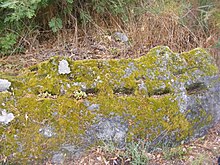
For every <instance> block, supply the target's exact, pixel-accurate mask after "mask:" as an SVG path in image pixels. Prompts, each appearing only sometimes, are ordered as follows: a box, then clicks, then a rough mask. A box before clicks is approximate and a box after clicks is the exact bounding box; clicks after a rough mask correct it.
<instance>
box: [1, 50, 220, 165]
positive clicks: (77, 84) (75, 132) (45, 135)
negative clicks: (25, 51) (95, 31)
mask: <svg viewBox="0 0 220 165" xmlns="http://www.w3.org/2000/svg"><path fill="white" fill-rule="evenodd" d="M0 78H2V80H4V82H3V85H1V84H0V89H1V93H0V102H1V104H0V109H1V111H2V113H3V112H4V114H6V111H7V112H8V113H10V114H12V115H13V118H11V120H10V122H7V123H2V125H1V127H0V132H1V139H3V140H4V143H1V144H0V148H4V150H1V154H3V155H6V156H8V157H10V158H11V160H12V161H14V162H16V161H24V162H28V161H41V160H45V159H50V158H51V159H52V160H53V161H60V162H63V161H64V159H65V156H72V155H74V154H76V153H79V152H82V151H83V149H86V148H87V147H89V146H92V145H94V144H99V143H100V142H105V143H108V142H111V143H115V144H116V145H118V146H119V147H123V146H124V145H125V141H127V142H129V141H132V140H133V139H136V140H137V139H144V140H146V141H148V142H150V143H151V144H152V145H154V144H158V143H170V142H172V143H175V142H176V143H178V142H180V141H184V140H187V139H188V138H190V137H197V136H201V135H203V134H204V133H205V132H206V131H207V129H208V128H209V127H211V126H212V125H213V124H214V123H215V122H217V121H218V120H219V119H220V112H219V107H220V79H219V75H218V68H217V67H216V66H215V64H214V60H213V59H212V58H211V56H210V55H209V54H208V53H207V52H205V51H204V50H203V49H194V50H192V51H190V52H186V53H182V54H178V53H173V52H172V51H171V50H170V49H169V48H168V47H156V48H153V49H152V50H150V52H149V53H147V54H146V55H145V56H142V57H140V58H138V59H121V60H84V61H71V60H70V59H63V58H61V57H54V58H51V59H50V60H49V61H46V62H43V63H40V64H38V65H35V66H32V67H31V68H29V69H26V70H24V71H22V72H21V73H20V74H19V75H17V76H16V77H15V76H10V75H7V74H6V73H4V74H2V75H0ZM6 81H7V82H6ZM9 84H10V85H9ZM9 88H10V89H9ZM2 116H3V115H2ZM2 116H0V117H2ZM2 121H3V119H2ZM4 121H5V120H4ZM63 146H68V149H63ZM70 148H71V150H69V149H70Z"/></svg>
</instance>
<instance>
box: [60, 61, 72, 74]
mask: <svg viewBox="0 0 220 165" xmlns="http://www.w3.org/2000/svg"><path fill="white" fill-rule="evenodd" d="M58 72H59V74H69V73H70V72H71V71H70V67H69V63H68V62H67V61H66V60H61V61H60V62H59V66H58Z"/></svg>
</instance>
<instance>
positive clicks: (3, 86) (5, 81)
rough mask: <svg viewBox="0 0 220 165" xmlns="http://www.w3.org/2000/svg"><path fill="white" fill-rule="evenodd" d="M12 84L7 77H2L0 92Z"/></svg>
mask: <svg viewBox="0 0 220 165" xmlns="http://www.w3.org/2000/svg"><path fill="white" fill-rule="evenodd" d="M10 86H11V82H9V81H8V80H5V79H0V92H3V91H6V90H8V89H9V87H10Z"/></svg>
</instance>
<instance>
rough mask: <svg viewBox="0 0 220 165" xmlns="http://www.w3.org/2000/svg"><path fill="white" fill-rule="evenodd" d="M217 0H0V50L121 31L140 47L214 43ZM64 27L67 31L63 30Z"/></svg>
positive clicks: (179, 47)
mask: <svg viewBox="0 0 220 165" xmlns="http://www.w3.org/2000/svg"><path fill="white" fill-rule="evenodd" d="M219 9H220V5H219V3H218V0H193V1H190V2H189V1H182V0H180V1H178V2H177V1H175V0H171V1H170V0H153V1H144V0H99V1H97V0H92V1H88V0H84V1H80V0H57V1H50V0H33V1H26V0H20V1H11V0H2V1H1V2H0V13H1V17H0V41H1V42H0V56H6V55H11V54H14V53H18V52H25V50H26V49H30V48H32V47H37V45H39V44H41V43H42V42H44V41H48V40H49V39H51V38H54V39H59V41H61V40H62V41H64V42H61V43H65V41H67V40H68V38H72V39H74V43H75V46H79V45H78V44H80V42H81V41H82V38H84V37H88V36H90V35H94V36H96V37H94V38H95V39H96V40H97V38H99V37H97V36H99V35H102V36H103V35H106V34H110V35H111V33H113V32H114V31H121V32H124V33H126V34H127V35H128V36H129V40H130V42H131V45H132V48H133V49H137V48H138V49H137V52H136V53H141V52H142V51H143V50H142V49H149V48H151V47H154V46H156V45H166V46H169V47H170V48H171V49H172V50H174V51H179V52H181V51H188V50H190V49H192V48H195V47H205V48H210V49H211V50H214V51H216V48H218V49H219V41H218V36H219V28H220V12H219V11H220V10H219ZM68 32H69V33H68Z"/></svg>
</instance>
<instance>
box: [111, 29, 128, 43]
mask: <svg viewBox="0 0 220 165" xmlns="http://www.w3.org/2000/svg"><path fill="white" fill-rule="evenodd" d="M114 36H115V39H116V40H119V41H121V42H124V43H127V42H128V37H127V36H126V35H125V34H124V33H121V32H115V33H114Z"/></svg>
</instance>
